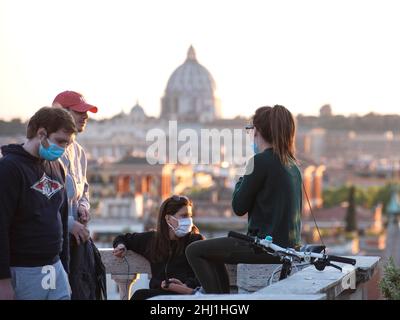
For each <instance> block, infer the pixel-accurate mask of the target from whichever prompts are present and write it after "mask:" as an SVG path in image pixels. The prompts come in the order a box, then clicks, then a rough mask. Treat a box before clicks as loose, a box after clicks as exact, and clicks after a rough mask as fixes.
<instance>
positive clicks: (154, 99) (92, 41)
mask: <svg viewBox="0 0 400 320" xmlns="http://www.w3.org/2000/svg"><path fill="white" fill-rule="evenodd" d="M67 4H68V5H67ZM395 5H396V4H395V2H393V1H379V2H378V1H352V2H351V3H348V2H345V1H335V2H329V1H328V2H324V3H321V2H320V1H305V2H301V3H297V2H295V1H280V2H279V3H275V2H269V1H246V2H245V1H233V2H227V1H218V2H212V1H202V2H201V3H199V2H196V1H179V0H174V1H168V2H162V1H146V2H143V3H142V2H136V1H122V0H120V1H116V2H113V3H112V4H109V3H107V2H104V1H96V2H94V1H85V2H78V1H69V2H66V1H57V2H54V1H48V0H39V1H35V2H31V1H23V0H14V1H9V0H0V48H1V50H0V57H1V59H0V70H2V72H1V73H0V86H1V90H0V118H1V119H6V120H9V119H11V118H22V119H23V120H26V119H27V118H29V117H30V116H31V115H32V114H33V112H34V111H35V110H36V109H38V108H39V107H41V106H44V105H49V104H51V102H52V99H53V98H54V97H55V95H56V94H57V93H59V92H60V91H63V90H76V91H80V92H82V93H83V94H84V95H85V96H86V98H87V100H88V101H89V102H90V103H93V104H96V105H97V106H98V107H99V113H98V114H97V115H95V116H94V118H96V119H103V118H109V117H111V116H113V115H115V114H118V113H120V112H121V111H124V112H129V111H130V109H131V108H132V107H133V106H134V104H135V103H136V101H137V100H138V101H139V103H140V105H141V106H142V107H143V108H144V110H145V111H146V113H147V114H148V115H150V116H156V117H157V116H159V114H160V107H161V97H162V96H163V94H164V90H165V86H166V84H167V81H168V79H169V77H170V76H171V74H172V73H173V71H174V70H175V69H176V68H177V67H178V66H179V65H181V64H182V63H183V62H184V61H185V57H186V52H187V50H188V48H189V46H190V45H193V46H194V48H195V49H196V52H197V57H198V61H199V62H200V63H201V64H202V65H203V66H205V67H206V68H207V69H208V70H209V71H210V73H211V74H212V75H213V77H214V79H215V81H216V84H217V95H218V98H220V99H221V106H222V116H223V117H224V118H232V117H234V116H236V115H243V116H250V115H251V114H252V112H254V110H255V109H256V108H257V107H259V106H261V105H266V104H269V105H273V104H283V105H285V106H287V107H288V108H289V109H290V110H291V111H292V112H293V113H294V114H299V113H302V114H306V115H309V114H311V115H316V114H318V112H319V109H320V107H321V106H322V105H324V104H330V105H331V106H332V108H333V111H334V113H335V114H345V115H350V114H354V113H357V114H366V113H369V112H376V113H384V114H389V113H391V114H396V113H398V111H397V110H398V106H400V96H399V95H398V90H397V88H396V79H397V77H398V74H400V59H398V57H399V56H400V50H399V46H398V45H397V44H396V43H395V42H394V41H393V39H395V38H396V35H397V34H396V30H399V29H400V21H398V19H397V20H396V14H395V13H396V10H394V8H395ZM21 7H23V8H24V10H20V8H21ZM21 22H22V23H21Z"/></svg>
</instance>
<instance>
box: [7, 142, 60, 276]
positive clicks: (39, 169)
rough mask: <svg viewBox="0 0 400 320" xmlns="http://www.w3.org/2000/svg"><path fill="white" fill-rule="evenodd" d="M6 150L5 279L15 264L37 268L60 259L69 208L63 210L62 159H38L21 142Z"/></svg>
mask: <svg viewBox="0 0 400 320" xmlns="http://www.w3.org/2000/svg"><path fill="white" fill-rule="evenodd" d="M1 151H2V154H3V158H1V159H0V279H5V278H10V276H11V275H10V266H19V267H37V266H44V265H49V264H53V263H55V262H57V261H58V260H59V259H60V253H61V251H62V248H63V244H64V245H66V243H68V240H67V235H68V232H67V227H68V226H67V219H68V212H67V210H63V209H62V205H63V202H64V199H65V189H64V179H65V174H64V171H63V169H62V166H61V164H60V163H59V162H58V161H52V162H50V161H45V160H41V159H39V158H36V157H34V156H32V155H31V154H29V153H28V152H26V151H25V150H24V148H23V147H22V145H17V144H11V145H8V146H3V147H2V148H1ZM64 209H65V208H64ZM61 211H62V212H63V213H64V214H63V215H62V214H61ZM63 222H64V223H63ZM64 239H65V240H64Z"/></svg>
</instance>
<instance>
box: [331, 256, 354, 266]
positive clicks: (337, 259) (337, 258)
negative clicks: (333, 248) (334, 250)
mask: <svg viewBox="0 0 400 320" xmlns="http://www.w3.org/2000/svg"><path fill="white" fill-rule="evenodd" d="M328 260H329V261H336V262H342V263H348V264H351V265H353V266H354V265H355V264H356V263H357V261H356V260H355V259H351V258H345V257H338V256H331V255H328Z"/></svg>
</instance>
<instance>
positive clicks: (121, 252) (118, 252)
mask: <svg viewBox="0 0 400 320" xmlns="http://www.w3.org/2000/svg"><path fill="white" fill-rule="evenodd" d="M126 251H127V250H126V247H125V245H124V244H122V243H120V244H119V245H118V246H116V247H115V248H114V251H113V255H114V256H116V257H117V258H123V257H125V255H126Z"/></svg>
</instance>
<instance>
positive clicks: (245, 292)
mask: <svg viewBox="0 0 400 320" xmlns="http://www.w3.org/2000/svg"><path fill="white" fill-rule="evenodd" d="M100 253H101V256H102V260H103V263H104V265H105V267H106V272H107V273H109V274H111V278H112V279H113V280H114V281H115V282H116V283H117V285H118V287H119V294H120V298H121V300H124V299H129V288H130V285H131V284H132V283H134V281H135V279H136V278H137V275H138V274H141V273H146V274H148V275H149V277H150V276H151V269H150V264H149V262H148V261H147V260H146V259H145V258H144V257H142V256H141V255H138V254H136V253H134V252H132V251H128V253H127V255H126V258H124V259H120V258H116V257H114V256H113V254H112V249H100ZM352 258H354V259H356V260H357V264H356V265H355V266H354V267H350V266H347V265H343V264H339V263H338V265H341V266H343V267H344V271H343V272H341V271H339V270H337V269H335V268H332V267H327V268H326V269H325V270H324V271H322V272H321V271H318V270H316V269H315V267H313V266H309V267H306V268H304V269H302V270H299V271H298V272H296V273H294V274H292V275H291V276H290V277H289V278H287V279H285V280H282V281H279V282H276V283H273V284H271V285H268V280H269V278H270V275H271V272H272V270H273V269H275V267H276V265H257V264H256V265H251V264H239V265H237V266H235V265H227V269H228V273H229V277H230V283H231V288H232V289H233V290H232V291H234V292H235V289H236V292H238V293H236V294H220V295H212V294H207V295H199V296H194V295H179V296H175V295H166V296H158V297H155V298H153V299H155V300H175V299H179V300H193V299H200V300H220V299H222V300H232V299H234V300H324V299H329V300H333V299H340V300H342V299H357V300H363V299H367V290H366V283H367V282H368V281H370V279H371V278H372V276H373V274H374V272H375V270H376V269H377V267H378V263H379V260H380V257H371V256H355V257H352Z"/></svg>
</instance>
